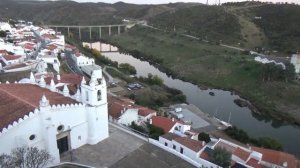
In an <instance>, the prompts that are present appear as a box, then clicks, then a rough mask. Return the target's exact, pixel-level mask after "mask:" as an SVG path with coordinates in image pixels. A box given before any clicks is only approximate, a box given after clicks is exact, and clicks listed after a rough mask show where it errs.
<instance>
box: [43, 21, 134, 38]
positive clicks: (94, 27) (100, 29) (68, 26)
mask: <svg viewBox="0 0 300 168" xmlns="http://www.w3.org/2000/svg"><path fill="white" fill-rule="evenodd" d="M132 26H134V25H129V24H116V25H94V26H80V25H78V26H74V25H44V27H49V28H55V29H56V31H57V29H58V28H67V29H68V36H70V28H76V29H78V34H79V39H81V29H84V28H88V29H89V32H90V39H92V29H98V30H99V38H101V37H102V28H108V35H109V36H111V34H112V31H111V30H112V28H118V34H120V33H121V28H122V27H124V29H125V30H127V28H130V27H132Z"/></svg>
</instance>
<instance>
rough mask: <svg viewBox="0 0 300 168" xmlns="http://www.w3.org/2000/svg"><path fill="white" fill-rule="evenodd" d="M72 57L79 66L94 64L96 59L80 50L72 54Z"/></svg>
mask: <svg viewBox="0 0 300 168" xmlns="http://www.w3.org/2000/svg"><path fill="white" fill-rule="evenodd" d="M72 59H73V60H74V62H75V63H76V65H77V66H86V65H93V64H94V63H95V60H94V59H93V58H89V57H86V56H85V55H83V54H82V53H80V52H76V53H75V54H72Z"/></svg>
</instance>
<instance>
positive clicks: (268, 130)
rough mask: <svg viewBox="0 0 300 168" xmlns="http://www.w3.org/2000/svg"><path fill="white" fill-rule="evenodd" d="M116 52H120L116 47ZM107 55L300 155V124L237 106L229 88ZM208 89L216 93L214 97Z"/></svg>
mask: <svg viewBox="0 0 300 168" xmlns="http://www.w3.org/2000/svg"><path fill="white" fill-rule="evenodd" d="M99 46H100V44H99V42H98V43H94V44H93V45H91V47H93V48H95V49H98V50H99V48H100V47H99ZM101 46H102V47H101V48H102V51H107V50H109V48H111V47H109V45H106V44H101ZM113 49H114V51H117V50H116V48H115V47H113ZM102 54H103V55H104V56H105V57H107V58H109V59H111V60H112V61H117V62H118V63H129V64H131V65H132V66H134V67H135V68H136V70H137V75H138V76H144V77H146V76H147V75H148V73H151V74H154V75H157V76H159V77H160V78H162V79H163V80H164V83H165V85H167V86H169V87H172V88H176V89H178V90H181V91H182V92H183V93H184V94H185V95H186V98H187V102H188V103H191V104H194V105H196V106H197V107H199V108H200V109H201V110H202V111H203V112H206V113H208V114H210V115H211V116H213V115H215V116H216V117H217V118H219V119H221V120H224V121H228V119H229V115H230V113H231V117H230V121H229V122H230V123H231V124H233V125H235V126H237V127H238V128H241V129H243V130H245V131H246V132H247V133H248V134H249V136H250V137H257V138H258V137H271V138H274V139H276V140H278V141H279V142H280V143H281V144H282V145H283V147H284V150H285V151H287V152H289V153H292V154H295V155H297V156H298V157H300V127H299V126H293V125H281V124H280V123H278V122H276V121H272V120H271V119H270V118H262V117H259V116H257V115H255V114H253V113H252V112H251V111H250V110H249V109H248V108H247V107H239V106H237V105H236V104H235V103H234V102H233V100H234V99H236V98H239V96H238V95H233V94H232V93H231V92H229V91H224V90H220V89H207V90H203V89H200V88H199V87H198V86H197V85H194V84H192V83H189V82H184V81H182V80H179V79H173V78H172V77H169V76H167V75H166V74H165V73H164V72H161V71H160V70H159V69H157V68H156V67H154V66H152V65H150V64H149V62H147V61H142V60H139V59H137V58H134V57H133V56H131V55H126V54H121V53H119V52H103V53H102ZM209 92H214V93H215V95H214V96H211V95H210V94H209Z"/></svg>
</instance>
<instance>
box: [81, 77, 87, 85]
mask: <svg viewBox="0 0 300 168" xmlns="http://www.w3.org/2000/svg"><path fill="white" fill-rule="evenodd" d="M85 84H86V81H85V79H84V76H82V80H81V85H85Z"/></svg>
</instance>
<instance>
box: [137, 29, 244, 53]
mask: <svg viewBox="0 0 300 168" xmlns="http://www.w3.org/2000/svg"><path fill="white" fill-rule="evenodd" d="M139 25H141V26H144V27H148V28H151V29H154V30H159V31H164V32H165V30H162V29H160V28H157V27H154V26H149V25H145V24H139ZM178 35H181V36H184V37H188V38H191V39H194V40H201V38H199V37H196V36H192V35H189V34H180V33H179V34H178ZM201 41H203V42H205V43H209V42H210V41H208V40H204V39H202V40H201ZM220 46H221V47H226V48H230V49H234V50H238V51H246V49H244V48H239V47H236V46H231V45H228V44H220Z"/></svg>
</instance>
